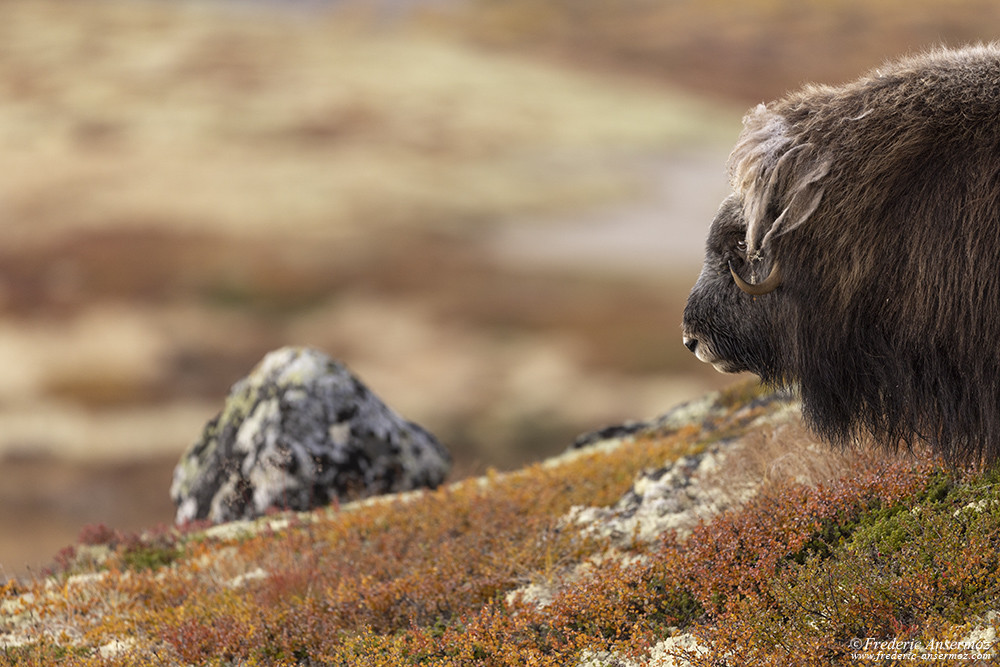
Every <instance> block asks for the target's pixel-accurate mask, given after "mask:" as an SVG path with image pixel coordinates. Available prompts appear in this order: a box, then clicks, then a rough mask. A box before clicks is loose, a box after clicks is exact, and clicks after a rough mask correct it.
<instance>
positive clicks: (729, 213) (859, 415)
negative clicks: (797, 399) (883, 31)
mask: <svg viewBox="0 0 1000 667" xmlns="http://www.w3.org/2000/svg"><path fill="white" fill-rule="evenodd" d="M729 169H730V175H731V180H732V185H733V194H732V195H731V196H730V197H729V198H727V199H726V200H725V201H724V202H723V203H722V206H721V207H720V209H719V212H718V214H717V215H716V217H715V220H714V221H713V222H712V226H711V229H710V231H709V236H708V242H707V244H706V256H705V263H704V266H703V268H702V272H701V275H700V276H699V278H698V281H697V283H696V284H695V286H694V288H693V290H692V291H691V295H690V297H689V299H688V304H687V307H686V309H685V311H684V327H683V328H684V332H683V335H684V344H685V345H686V346H687V347H688V348H689V349H690V350H691V351H692V352H694V354H695V355H696V356H697V357H698V359H700V360H701V361H704V362H707V363H711V364H713V365H714V366H715V367H716V368H717V369H718V370H720V371H723V372H738V371H750V372H753V373H756V374H757V375H759V376H760V377H761V378H762V379H763V380H764V381H765V382H767V383H770V384H773V385H792V386H795V387H797V388H798V390H799V391H800V392H801V396H802V402H803V411H804V414H805V417H806V418H807V421H808V422H809V423H810V425H811V426H812V427H813V428H814V429H815V430H817V431H818V432H819V433H820V434H821V435H823V436H825V437H827V438H828V439H830V440H832V441H835V442H841V443H843V442H849V441H852V440H855V439H857V438H858V437H859V436H862V435H867V436H872V437H873V438H874V439H875V440H876V441H877V442H879V443H881V444H883V445H885V446H887V447H890V448H893V447H897V446H900V445H902V446H910V445H913V444H914V443H916V442H918V441H925V442H928V443H930V444H931V445H932V446H933V447H934V448H936V449H937V450H938V451H939V452H940V453H942V454H943V455H945V456H946V457H947V458H950V459H951V460H953V461H962V462H966V461H975V460H985V461H990V462H992V461H996V460H997V459H998V458H1000V48H998V47H997V46H995V45H989V46H978V47H969V48H966V49H961V50H939V51H936V52H933V53H929V54H926V55H923V56H919V57H915V58H911V59H907V60H903V61H900V62H897V63H893V64H890V65H887V66H885V67H883V68H881V69H879V70H876V71H874V72H872V73H871V74H869V75H868V76H866V77H863V78H862V79H859V80H858V81H855V82H853V83H851V84H848V85H845V86H841V87H826V86H823V87H821V86H810V87H807V88H805V89H803V90H801V91H799V92H797V93H793V94H791V95H789V96H788V97H786V98H784V99H782V100H780V101H778V102H775V103H772V104H769V105H767V106H765V105H761V106H759V107H757V108H756V109H754V110H752V111H751V112H750V113H749V114H748V115H747V117H746V118H745V119H744V129H743V132H742V134H741V135H740V138H739V140H738V142H737V145H736V148H735V149H734V151H733V154H732V156H731V158H730V163H729Z"/></svg>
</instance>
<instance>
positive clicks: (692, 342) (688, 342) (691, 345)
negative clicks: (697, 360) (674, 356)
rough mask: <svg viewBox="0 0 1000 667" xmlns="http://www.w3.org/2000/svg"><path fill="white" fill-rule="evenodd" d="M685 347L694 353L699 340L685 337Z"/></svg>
mask: <svg viewBox="0 0 1000 667" xmlns="http://www.w3.org/2000/svg"><path fill="white" fill-rule="evenodd" d="M684 347H686V348H687V349H689V350H691V351H692V352H694V351H695V349H697V347H698V339H697V338H694V337H692V336H684Z"/></svg>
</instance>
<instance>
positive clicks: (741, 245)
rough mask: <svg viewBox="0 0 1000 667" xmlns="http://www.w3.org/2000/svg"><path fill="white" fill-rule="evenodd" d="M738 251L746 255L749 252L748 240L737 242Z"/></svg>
mask: <svg viewBox="0 0 1000 667" xmlns="http://www.w3.org/2000/svg"><path fill="white" fill-rule="evenodd" d="M736 252H738V253H740V254H741V255H746V254H747V242H746V241H737V242H736Z"/></svg>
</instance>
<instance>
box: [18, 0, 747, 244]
mask: <svg viewBox="0 0 1000 667" xmlns="http://www.w3.org/2000/svg"><path fill="white" fill-rule="evenodd" d="M0 42H2V43H3V45H4V48H3V50H2V52H0V92H2V94H3V95H4V99H5V104H4V107H3V109H2V110H0V147H2V149H3V150H2V151H0V154H2V157H0V168H2V169H3V170H4V172H5V174H7V177H6V178H5V179H4V182H3V183H2V184H0V198H2V200H3V202H4V207H5V215H6V218H7V219H8V223H7V224H8V232H9V233H11V234H13V235H14V237H15V238H18V237H30V238H37V237H38V236H39V235H41V236H44V235H47V234H52V233H56V232H59V231H65V230H68V229H73V230H78V229H81V228H92V227H107V226H125V227H131V228H134V227H140V228H149V227H153V228H161V227H163V226H168V227H169V228H170V229H172V230H188V231H192V230H197V231H201V232H204V231H212V232H215V233H223V234H239V235H241V236H245V235H247V234H264V235H268V236H273V235H275V234H279V235H283V236H284V235H289V234H307V235H317V234H319V235H333V237H334V238H338V239H345V238H351V237H354V236H356V235H358V234H370V233H371V232H372V229H373V227H375V228H384V227H386V226H389V227H398V226H403V227H406V226H412V225H420V226H422V227H426V226H431V227H438V226H443V227H444V228H454V227H455V226H456V225H459V226H465V225H467V224H469V223H470V222H473V221H482V220H488V219H491V218H493V217H495V216H498V215H501V214H502V215H510V214H511V213H517V212H523V211H536V212H537V211H544V210H554V209H564V208H566V207H574V206H582V205H588V204H593V203H595V202H599V201H604V200H606V199H607V198H609V197H616V196H621V195H622V194H623V193H624V192H627V191H629V189H630V188H632V187H634V185H635V184H634V182H630V181H629V178H628V176H627V175H624V174H622V173H621V170H620V168H619V165H618V164H616V160H615V158H616V156H620V155H623V154H627V153H628V152H630V151H638V152H647V151H655V150H662V149H663V148H664V147H666V146H670V145H674V144H676V143H677V142H685V141H691V140H696V139H698V138H704V137H706V136H713V135H715V133H716V132H717V128H718V127H719V125H718V121H719V120H720V119H726V120H731V117H726V116H723V115H720V114H717V113H714V112H713V111H712V109H710V108H709V107H707V106H705V105H701V104H698V103H696V102H694V101H691V100H685V99H680V98H678V97H676V96H669V95H665V94H662V93H659V92H655V91H649V90H644V89H641V88H639V87H633V86H629V85H627V84H625V83H622V82H616V81H614V80H612V79H610V78H598V77H593V76H587V75H583V74H569V73H567V72H565V71H561V70H558V69H555V68H551V67H546V66H541V65H539V64H537V63H534V62H531V61H525V60H522V59H520V58H518V57H514V56H501V55H497V54H488V53H480V52H478V51H476V50H475V49H470V48H465V47H461V46H457V45H454V44H450V43H448V42H446V41H442V40H441V39H430V38H427V37H422V36H420V35H418V34H414V33H412V32H399V31H393V30H389V31H385V30H378V29H375V28H372V27H370V26H358V25H355V24H352V23H350V22H346V21H344V20H337V19H336V18H330V17H327V16H326V15H323V14H320V15H309V16H302V15H297V14H295V13H294V12H290V13H287V14H283V13H278V12H273V11H272V12H270V13H268V12H266V11H265V10H240V9H238V8H237V7H235V6H230V7H224V6H215V5H211V4H208V3H204V4H202V3H180V4H177V3H170V4H163V3H154V2H138V3H135V2H115V1H113V0H99V1H97V2H90V3H87V4H85V5H80V4H77V3H70V4H66V3H61V2H45V1H42V2H36V3H29V4H25V3H14V2H6V3H2V4H0Z"/></svg>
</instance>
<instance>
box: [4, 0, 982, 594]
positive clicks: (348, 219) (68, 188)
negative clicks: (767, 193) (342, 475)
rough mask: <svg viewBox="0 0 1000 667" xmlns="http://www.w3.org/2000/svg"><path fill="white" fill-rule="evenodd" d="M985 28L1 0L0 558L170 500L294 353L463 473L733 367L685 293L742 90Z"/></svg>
mask: <svg viewBox="0 0 1000 667" xmlns="http://www.w3.org/2000/svg"><path fill="white" fill-rule="evenodd" d="M998 29H1000V6H998V5H997V3H994V2H991V1H990V2H988V1H986V0H982V1H971V0H961V1H960V0H953V1H950V2H948V1H944V2H942V1H940V0H934V1H931V0H847V1H844V2H831V1H829V0H812V1H809V0H768V1H764V0H739V1H736V0H725V1H723V0H671V1H667V0H656V1H653V0H371V1H370V2H332V1H328V2H324V1H322V0H274V1H273V2H267V1H265V0H255V1H249V0H246V1H242V2H240V1H236V0H230V1H228V2H220V1H209V0H204V1H201V2H197V1H192V0H186V1H170V2H167V1H165V0H164V1H154V0H73V1H69V0H63V1H55V0H33V1H32V2H22V1H19V0H0V225H2V227H0V228H2V232H3V235H2V243H0V369H2V371H0V580H3V579H5V578H7V577H11V576H26V575H30V574H31V573H38V572H40V571H41V568H42V567H43V566H44V565H45V564H47V563H48V562H50V561H51V558H52V556H53V555H54V554H55V552H56V551H57V550H59V549H60V548H61V547H63V546H66V545H68V544H70V543H72V542H74V541H75V539H76V536H77V535H78V534H79V532H80V529H81V528H82V527H83V526H84V525H87V524H94V523H105V524H107V525H108V526H110V527H112V528H117V529H122V530H138V529H141V528H147V527H152V526H155V525H156V524H158V523H166V524H169V523H170V522H171V521H172V517H173V507H172V505H171V503H170V500H169V498H168V488H169V485H170V478H171V473H172V468H173V466H174V464H175V463H176V462H177V460H178V458H179V456H180V455H181V453H182V452H183V450H184V449H185V448H186V447H187V446H188V445H189V444H190V443H191V442H193V441H194V440H195V439H197V437H198V435H199V434H200V431H201V429H202V427H203V425H204V423H205V422H206V421H207V420H208V419H210V418H211V417H212V416H214V415H215V413H216V412H217V411H218V410H219V409H220V407H221V406H222V402H223V400H224V397H225V394H226V392H227V390H228V388H229V386H230V385H231V384H232V383H233V382H235V381H236V380H238V379H239V378H241V377H242V376H244V375H245V374H246V373H247V372H248V371H249V370H250V369H251V368H252V367H253V365H254V364H255V363H256V362H257V361H258V360H259V359H260V358H261V357H262V356H263V355H264V354H265V353H266V352H268V351H269V350H272V349H275V348H277V347H280V346H282V345H312V346H315V347H317V348H319V349H321V350H323V351H324V352H326V353H327V354H329V355H331V356H333V357H336V358H338V359H341V360H342V361H344V362H346V363H347V364H348V365H349V366H350V367H351V368H352V369H353V370H354V371H355V373H357V374H358V375H359V376H360V377H361V378H362V380H363V381H364V382H366V383H367V384H368V385H369V386H370V387H371V388H372V389H373V390H374V391H375V392H376V393H377V394H378V395H379V396H381V397H382V399H383V400H384V401H386V402H387V403H388V404H389V405H390V406H392V407H393V408H395V409H396V410H397V411H398V412H400V413H401V414H403V415H404V416H405V417H407V418H409V419H412V420H414V421H417V422H419V423H420V424H422V425H424V426H425V427H427V428H428V429H430V430H431V431H433V432H434V433H435V434H436V435H437V436H438V437H439V438H440V439H441V440H442V441H443V442H444V443H445V444H446V445H447V446H448V447H449V448H450V450H451V451H452V453H453V455H454V459H455V467H454V471H453V474H452V479H460V478H462V477H465V476H468V475H473V474H479V473H482V472H484V471H485V470H487V469H488V468H497V469H501V470H503V469H510V468H512V467H516V466H519V465H522V464H524V463H525V462H528V461H532V460H538V459H541V458H544V457H546V456H549V455H551V454H553V453H556V452H558V451H561V450H563V449H565V448H566V446H567V445H568V444H569V443H570V442H571V441H572V439H573V437H574V436H575V435H577V434H579V433H582V432H584V431H587V430H592V429H595V428H600V427H602V426H605V425H608V424H612V423H619V422H622V421H625V420H628V419H647V418H650V417H653V416H655V415H657V414H661V413H663V412H665V411H666V410H667V409H669V408H670V407H671V406H672V405H674V404H676V403H678V402H681V401H683V400H686V399H689V398H691V397H694V396H697V395H698V394H700V393H702V392H704V391H705V390H707V389H711V388H715V387H719V386H723V385H725V384H727V383H729V382H732V381H733V378H732V377H725V376H721V375H718V374H716V373H715V372H714V371H713V370H711V368H707V367H706V366H705V365H703V364H700V363H698V362H697V361H696V360H695V359H694V358H693V357H692V355H690V354H688V352H687V350H685V349H684V348H683V346H682V345H681V343H680V318H681V311H682V308H683V304H684V301H685V298H686V296H687V292H688V290H689V289H690V286H691V285H692V284H693V282H694V280H695V277H696V276H697V273H698V270H699V265H700V261H701V249H702V244H703V239H704V236H705V232H706V230H707V227H708V224H709V222H710V220H711V218H712V215H713V213H714V211H715V209H716V207H717V205H718V203H719V201H720V200H721V199H722V197H723V196H725V194H726V192H727V180H726V173H725V160H726V157H727V154H728V151H729V149H730V147H731V145H732V144H733V142H734V140H735V138H736V135H737V133H738V132H739V127H740V117H741V116H742V114H743V112H744V111H745V110H746V109H747V108H748V107H750V106H751V105H754V104H756V103H758V102H761V101H766V100H769V99H772V98H774V97H777V96H779V95H781V93H782V92H784V91H785V90H787V89H789V88H793V87H796V86H798V85H800V84H802V83H805V82H808V81H821V82H830V83H836V82H842V81H845V80H848V79H850V78H853V77H855V76H857V75H859V74H861V73H862V72H864V71H866V70H868V69H870V68H872V67H875V66H877V65H878V64H879V63H881V62H882V61H884V60H885V59H887V58H890V57H893V56H896V55H898V54H901V53H905V52H910V51H914V50H920V49H924V48H928V47H931V46H934V45H938V44H947V45H958V44H962V43H965V42H969V41H977V40H990V39H992V38H994V37H996V36H997V35H998Z"/></svg>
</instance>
